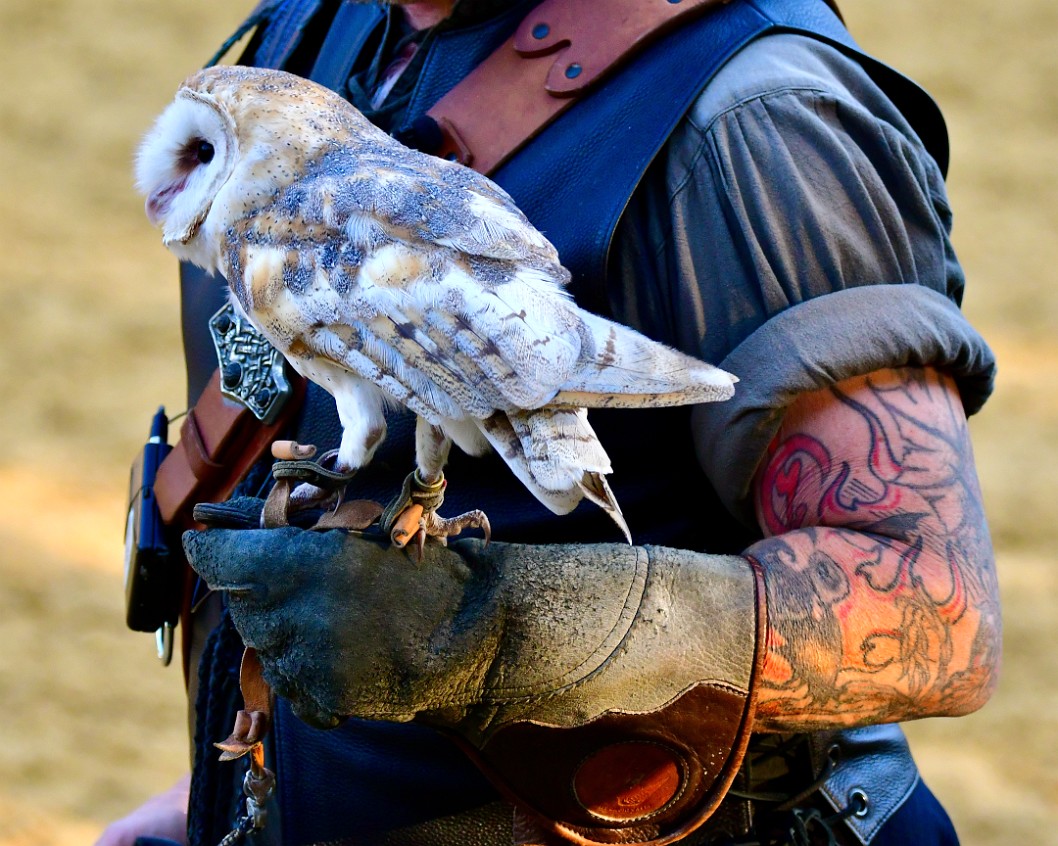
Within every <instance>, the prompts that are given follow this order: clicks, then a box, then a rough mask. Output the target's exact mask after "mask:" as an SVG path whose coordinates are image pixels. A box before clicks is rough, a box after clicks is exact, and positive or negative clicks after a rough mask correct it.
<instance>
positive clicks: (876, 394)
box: [747, 368, 1000, 731]
mask: <svg viewBox="0 0 1058 846" xmlns="http://www.w3.org/2000/svg"><path fill="white" fill-rule="evenodd" d="M756 490H757V501H756V504H757V513H758V517H759V519H760V522H761V526H762V527H763V529H764V530H765V532H766V534H767V535H768V536H769V537H768V538H767V539H766V540H763V541H760V542H759V543H757V544H755V545H754V546H753V547H751V548H750V549H749V550H747V554H749V555H751V556H753V557H754V558H756V559H757V560H758V561H759V562H760V564H761V565H762V567H763V568H764V571H765V584H766V586H767V596H768V622H769V626H768V629H769V631H768V645H767V648H768V654H767V658H766V662H765V670H764V673H763V678H762V687H761V690H760V698H759V706H758V726H759V728H761V729H763V730H775V731H788V730H797V729H807V728H820V727H823V726H830V725H832V726H851V725H860V724H865V723H871V722H881V721H895V720H905V719H912V718H915V717H922V716H930V715H954V714H961V713H965V712H967V711H971V710H973V709H975V708H977V707H979V706H980V705H981V704H982V703H983V702H984V700H985V699H987V697H988V694H989V693H990V691H991V689H992V687H993V686H994V683H995V673H996V670H997V668H998V664H999V633H1000V616H999V605H998V589H997V585H996V580H995V571H994V563H993V556H992V546H991V541H990V539H989V536H988V530H987V526H986V523H985V518H984V514H983V510H982V506H981V495H980V491H979V489H978V484H977V477H976V473H975V470H974V466H973V455H972V450H971V447H970V441H969V437H968V433H967V426H966V419H965V416H964V414H963V410H962V406H961V405H960V403H959V399H958V393H957V391H956V389H955V387H954V385H953V384H952V382H951V380H950V379H948V378H947V377H944V376H941V375H940V374H938V373H936V372H935V371H931V370H922V369H913V368H907V369H901V370H887V371H879V372H878V373H874V374H871V375H870V376H867V377H861V378H858V379H855V380H849V381H848V382H845V383H842V384H840V385H838V386H835V387H834V388H832V389H830V390H829V391H827V392H820V393H819V394H816V395H813V396H812V397H810V398H805V399H804V400H801V401H799V402H798V403H797V404H795V406H794V407H793V408H791V409H790V412H789V413H788V415H787V418H786V420H785V421H784V423H783V426H782V428H781V429H780V432H779V434H778V435H777V437H776V439H775V441H774V442H773V445H772V448H771V450H770V452H769V455H768V457H767V461H766V464H765V466H764V467H763V469H762V471H761V473H760V475H759V478H758V484H757V489H756Z"/></svg>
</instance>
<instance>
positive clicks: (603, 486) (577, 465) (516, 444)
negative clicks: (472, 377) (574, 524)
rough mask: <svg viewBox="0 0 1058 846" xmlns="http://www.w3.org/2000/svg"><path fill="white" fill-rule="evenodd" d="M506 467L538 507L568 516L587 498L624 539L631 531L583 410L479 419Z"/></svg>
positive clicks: (605, 458) (607, 462) (546, 410)
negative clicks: (613, 523) (536, 500)
mask: <svg viewBox="0 0 1058 846" xmlns="http://www.w3.org/2000/svg"><path fill="white" fill-rule="evenodd" d="M478 425H479V426H480V427H481V431H482V433H483V434H484V435H485V437H486V439H487V440H488V441H489V443H491V444H492V445H493V447H495V449H496V451H497V452H498V453H499V454H500V455H501V456H502V457H503V460H504V461H506V462H507V466H508V467H510V468H511V470H512V472H513V473H514V475H515V476H517V477H518V479H519V480H520V481H521V482H522V484H524V485H525V486H526V488H528V489H529V491H530V492H531V493H532V494H533V496H535V497H536V498H537V499H538V500H539V501H540V502H541V503H542V504H543V505H545V506H546V507H547V508H549V509H550V510H551V511H553V512H554V513H555V514H568V513H569V512H570V511H572V510H573V509H574V508H576V507H577V504H578V503H579V502H580V501H581V500H582V499H585V498H587V499H588V500H590V501H591V502H594V503H595V504H596V505H598V506H599V507H600V508H602V509H603V510H604V511H605V512H606V513H607V514H609V515H610V517H611V518H612V519H613V521H614V522H615V523H616V524H617V526H618V527H619V528H620V529H621V532H622V533H623V534H624V536H625V538H626V539H627V540H628V542H629V543H631V542H632V540H631V533H630V532H629V531H628V525H627V524H626V523H625V520H624V517H623V516H622V514H621V507H620V506H619V505H618V504H617V498H616V497H615V496H614V494H613V491H612V490H610V486H609V484H607V482H606V476H605V474H606V473H609V472H610V469H611V468H610V459H609V457H608V456H607V455H606V451H605V450H604V449H603V448H602V444H601V443H599V439H598V437H597V436H596V434H595V432H594V430H593V429H592V428H591V426H590V425H589V424H588V413H587V411H585V410H584V409H583V408H541V409H536V410H534V411H522V412H511V413H508V414H504V413H502V412H497V413H495V414H493V415H492V416H491V417H489V418H487V419H485V420H480V421H478Z"/></svg>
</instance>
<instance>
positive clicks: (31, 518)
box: [0, 0, 1058, 846]
mask: <svg viewBox="0 0 1058 846" xmlns="http://www.w3.org/2000/svg"><path fill="white" fill-rule="evenodd" d="M251 5H252V0H241V2H238V3H230V4H229V3H215V2H207V0H168V2H164V3H163V2H147V0H93V2H91V3H85V2H75V0H0V79H2V80H3V81H4V82H3V85H2V88H0V256H2V257H3V267H2V269H0V293H2V300H0V303H2V305H3V307H2V308H0V361H2V363H3V368H2V370H0V396H2V397H3V401H2V402H0V432H2V443H3V444H4V450H3V452H2V453H0V846H15V844H18V846H24V845H25V846H28V844H34V846H50V844H63V846H66V845H67V844H70V846H72V844H90V843H92V842H93V840H94V839H95V837H96V835H97V834H98V833H99V832H100V831H101V830H102V828H103V826H104V825H105V823H106V822H107V821H108V820H110V819H112V818H114V817H116V816H120V815H122V814H124V813H126V812H127V811H129V810H131V809H132V808H134V807H135V806H136V805H138V804H139V802H140V801H142V800H143V799H144V798H146V797H147V796H148V795H150V794H151V793H152V792H155V791H158V790H161V789H164V788H166V787H167V786H168V785H169V784H170V783H171V782H172V781H173V780H175V779H176V777H177V776H178V775H179V773H180V772H181V771H182V770H183V769H184V768H185V767H186V738H185V732H184V731H183V729H182V725H183V723H182V719H183V716H182V714H183V712H182V708H183V704H182V682H181V679H180V672H179V670H178V669H177V668H176V667H175V666H174V667H170V668H168V669H162V667H161V666H160V665H159V664H158V662H157V661H156V659H155V658H154V656H153V641H152V638H151V637H150V636H149V635H143V634H135V633H132V632H129V631H127V630H126V629H124V623H123V619H124V617H123V609H122V603H123V595H122V590H123V589H122V537H123V526H124V510H125V502H124V499H125V489H126V483H127V472H128V471H127V467H128V462H129V460H130V459H131V458H132V456H133V455H134V453H135V452H136V450H137V449H138V448H139V446H140V444H141V442H142V439H143V438H144V436H145V435H146V432H147V427H148V424H149V420H150V415H151V414H152V413H153V411H154V410H155V408H156V407H157V406H158V405H159V404H164V405H165V406H166V407H167V408H168V409H169V410H170V412H173V413H175V412H177V411H180V410H182V409H183V406H184V402H183V391H184V386H183V376H182V373H181V369H180V359H179V330H178V323H177V296H176V284H175V265H174V263H173V261H172V260H171V259H170V257H169V255H168V253H167V252H166V251H165V250H164V249H163V248H162V246H161V244H160V242H159V238H158V237H157V234H156V233H155V232H154V231H153V230H152V229H151V228H150V227H149V225H148V224H147V221H146V219H145V218H144V216H143V213H142V204H141V201H140V199H139V198H138V197H137V196H136V195H135V193H134V192H133V189H132V187H131V177H130V162H131V156H132V150H133V149H134V147H135V145H136V143H137V141H138V138H139V136H140V134H141V133H142V132H143V131H144V130H145V129H146V127H147V126H148V125H149V123H150V121H151V120H152V119H153V117H154V115H155V114H156V113H157V111H158V110H159V109H160V108H161V107H162V106H164V104H165V103H167V102H168V100H169V98H170V96H171V94H172V92H173V91H174V90H175V87H176V85H177V83H178V82H179V81H180V80H181V79H182V78H183V76H184V75H185V74H186V73H188V72H190V71H191V70H194V69H195V68H197V67H198V66H200V65H201V64H202V63H203V62H204V61H205V60H206V59H207V58H208V57H209V56H210V55H211V54H212V52H213V50H214V48H215V47H216V46H217V45H218V44H220V42H221V41H222V40H223V39H224V38H225V37H226V36H227V35H228V33H229V32H230V31H232V30H233V29H234V28H235V27H236V25H237V24H238V23H239V22H240V20H241V19H242V16H243V15H244V14H245V13H246V11H248V9H249V7H250V6H251ZM843 6H844V7H845V12H846V17H847V18H848V21H849V23H850V26H851V29H852V31H853V33H854V34H855V35H856V36H857V37H858V38H859V40H860V41H861V43H862V44H863V45H864V46H865V47H866V48H867V49H868V50H869V51H870V52H872V53H873V54H875V55H876V56H878V57H880V58H882V59H884V60H887V61H889V62H890V63H892V64H895V65H896V66H897V67H899V68H901V69H902V70H904V71H905V72H907V73H909V74H910V75H912V76H914V77H915V78H917V79H918V80H919V81H920V82H921V83H923V84H924V85H925V86H926V87H927V88H928V89H929V90H930V91H931V92H932V93H933V94H934V96H935V97H936V98H937V99H938V100H939V102H940V104H941V106H942V107H943V108H944V110H945V112H946V115H947V117H948V120H949V125H950V131H951V136H952V148H953V155H952V167H951V174H950V190H951V197H952V202H953V205H954V208H955V213H956V222H955V242H956V246H957V248H958V250H959V252H960V255H961V257H962V259H963V261H964V263H965V265H966V269H967V271H968V276H969V287H968V293H967V296H966V301H965V303H964V306H965V310H966V312H967V314H968V315H969V316H970V317H971V319H972V320H973V321H974V322H975V323H976V324H977V326H978V327H979V328H980V329H981V330H982V331H983V332H984V334H985V335H986V337H987V338H988V339H989V340H990V342H991V343H992V344H993V346H994V348H995V351H996V353H997V355H998V358H999V362H1000V377H999V384H998V390H997V393H996V395H995V397H994V399H993V400H992V402H991V403H990V404H989V405H988V407H987V408H986V409H985V411H984V412H983V413H982V414H980V415H979V416H978V417H977V418H975V419H974V420H973V421H972V428H973V431H974V433H975V439H976V441H975V442H976V449H977V457H978V464H979V468H980V472H981V476H982V481H983V486H984V490H985V496H986V500H987V508H988V512H989V515H990V519H991V524H992V527H993V531H994V536H995V540H996V544H997V548H998V553H999V567H1000V573H999V575H1000V582H1001V586H1002V590H1003V599H1004V603H1005V615H1006V630H1005V640H1006V647H1005V648H1006V659H1005V668H1004V674H1003V681H1002V685H1001V687H1000V690H999V692H998V693H997V694H996V696H995V698H994V699H993V700H992V702H991V703H990V704H989V705H988V706H987V707H986V708H985V709H984V710H983V711H981V712H980V713H978V714H975V715H973V716H971V717H967V718H964V719H960V720H927V721H923V722H921V723H918V724H914V725H911V726H909V727H908V731H909V734H910V735H911V737H912V746H913V751H914V752H915V754H916V757H917V758H918V760H919V762H920V765H921V768H922V770H923V772H924V774H925V777H926V778H927V780H928V781H929V783H930V784H931V785H932V786H933V788H934V789H935V791H936V792H937V793H938V794H939V795H940V797H941V799H942V800H943V801H944V802H945V803H946V804H947V806H948V808H949V809H950V811H951V813H952V816H953V817H954V819H955V821H956V824H957V826H958V828H959V829H960V832H961V835H962V838H963V842H964V843H965V844H968V846H986V844H987V845H988V846H992V845H993V844H995V845H996V846H998V844H1048V843H1058V768H1056V767H1055V765H1054V760H1053V759H1054V757H1055V755H1056V753H1058V716H1056V714H1058V711H1056V709H1055V707H1054V703H1055V701H1056V700H1058V650H1056V649H1055V647H1054V643H1055V639H1056V637H1058V615H1056V608H1058V600H1056V596H1058V570H1056V566H1055V561H1054V555H1053V553H1052V549H1053V548H1054V543H1053V541H1052V536H1053V534H1054V532H1055V530H1056V528H1058V507H1056V506H1055V498H1054V495H1053V489H1054V470H1055V468H1056V466H1058V465H1056V457H1058V445H1056V444H1055V440H1054V438H1053V435H1054V434H1055V432H1056V431H1058V425H1056V424H1058V340H1056V338H1055V329H1056V328H1058V288H1056V286H1055V281H1056V280H1055V268H1056V267H1058V246H1056V244H1058V240H1056V238H1055V237H1054V235H1055V232H1056V230H1058V158H1056V154H1055V149H1056V143H1055V138H1056V134H1058V74H1056V69H1058V68H1056V66H1058V4H1055V3H1053V2H1051V0H1003V2H996V0H845V2H844V3H843Z"/></svg>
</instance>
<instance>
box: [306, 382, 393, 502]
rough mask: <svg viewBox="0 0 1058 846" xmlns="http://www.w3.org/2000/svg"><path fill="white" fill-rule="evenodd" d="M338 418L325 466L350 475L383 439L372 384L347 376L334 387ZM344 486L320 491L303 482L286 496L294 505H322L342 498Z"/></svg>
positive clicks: (377, 396)
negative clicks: (338, 436)
mask: <svg viewBox="0 0 1058 846" xmlns="http://www.w3.org/2000/svg"><path fill="white" fill-rule="evenodd" d="M334 400H335V405H336V407H337V410H338V420H339V421H340V422H341V424H342V440H341V444H340V445H339V446H338V453H337V455H336V456H335V458H334V459H333V462H332V466H330V467H329V468H328V469H329V470H333V471H334V472H336V473H340V474H343V475H346V476H352V474H354V473H355V472H356V471H357V470H359V469H360V468H361V467H364V466H365V465H367V464H368V463H370V461H371V458H372V457H373V456H374V454H375V450H377V449H378V446H379V444H381V443H382V441H384V440H385V438H386V418H385V415H384V414H383V411H382V398H381V394H380V392H379V390H378V388H376V387H375V386H374V385H372V384H370V383H368V382H364V381H363V380H361V379H356V378H350V379H349V380H348V381H347V382H345V383H343V384H341V385H340V386H339V387H337V388H336V389H335V390H334ZM344 493H345V488H344V486H342V487H341V488H340V489H337V490H324V489H323V488H321V487H319V486H317V485H313V484H309V483H305V484H301V485H298V486H297V487H296V488H295V489H294V491H293V493H291V495H290V501H291V504H292V505H293V506H294V507H295V508H304V507H310V506H315V507H318V508H319V507H326V506H328V505H337V504H338V503H339V502H341V500H342V496H343V494H344Z"/></svg>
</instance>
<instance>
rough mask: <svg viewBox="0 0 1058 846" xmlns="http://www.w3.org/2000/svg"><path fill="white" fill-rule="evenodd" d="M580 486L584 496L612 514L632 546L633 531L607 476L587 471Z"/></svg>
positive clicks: (611, 517)
mask: <svg viewBox="0 0 1058 846" xmlns="http://www.w3.org/2000/svg"><path fill="white" fill-rule="evenodd" d="M578 487H579V488H580V489H581V491H583V492H584V496H585V497H586V498H587V499H589V500H591V501H592V502H594V503H595V504H596V505H598V506H599V507H600V508H601V509H602V510H603V511H605V512H606V513H607V514H608V515H610V519H611V520H613V521H614V522H615V523H616V524H617V527H618V528H619V529H620V530H621V532H622V533H623V534H624V536H625V540H626V541H628V544H629V546H631V544H632V533H631V532H630V531H629V530H628V524H627V523H626V522H625V518H624V515H623V514H622V513H621V506H620V505H618V504H617V498H616V497H615V496H614V495H613V491H612V490H610V485H609V483H608V482H607V481H606V477H605V476H604V475H602V473H585V474H584V478H582V479H581V481H580V482H579V484H578Z"/></svg>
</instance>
